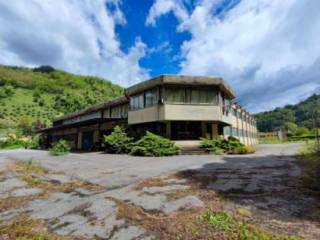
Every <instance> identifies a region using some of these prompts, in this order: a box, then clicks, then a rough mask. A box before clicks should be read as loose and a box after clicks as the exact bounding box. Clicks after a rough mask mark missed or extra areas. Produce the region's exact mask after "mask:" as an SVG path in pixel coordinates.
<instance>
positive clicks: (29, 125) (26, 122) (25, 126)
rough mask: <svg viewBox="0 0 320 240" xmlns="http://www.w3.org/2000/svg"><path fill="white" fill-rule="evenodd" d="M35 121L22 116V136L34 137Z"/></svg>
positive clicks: (19, 123)
mask: <svg viewBox="0 0 320 240" xmlns="http://www.w3.org/2000/svg"><path fill="white" fill-rule="evenodd" d="M33 123H34V121H33V118H32V117H30V116H21V117H20V118H19V119H18V127H19V128H21V130H22V134H23V135H25V136H28V135H32V134H33V133H34V130H35V129H34V124H33Z"/></svg>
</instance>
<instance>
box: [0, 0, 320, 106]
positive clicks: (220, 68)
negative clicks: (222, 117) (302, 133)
mask: <svg viewBox="0 0 320 240" xmlns="http://www.w3.org/2000/svg"><path fill="white" fill-rule="evenodd" d="M318 9H320V1H316V0H304V1H301V0H288V1H279V0H255V1H251V0H45V1H43V0H29V1H22V0H12V1H0V52H1V54H0V64H5V65H18V66H28V67H35V66H39V65H52V66H54V67H56V68H59V69H63V70H66V71H69V72H73V73H77V74H84V75H96V76H100V77H103V78H105V79H109V80H111V81H113V82H115V83H118V84H120V85H121V86H124V87H126V86H130V85H132V84H135V83H138V82H140V81H143V80H146V79H148V78H151V77H154V76H157V75H160V74H184V75H202V76H220V77H223V78H224V79H225V81H227V82H228V83H229V85H231V87H232V88H233V89H234V90H235V92H236V93H237V101H238V102H240V103H241V104H242V105H244V106H245V107H247V108H248V109H249V110H250V111H252V112H259V111H263V110H269V109H272V108H274V107H277V106H283V105H286V104H292V103H296V102H298V101H300V100H302V99H305V98H306V97H308V96H310V95H311V94H313V93H319V89H320V44H319V43H318V42H319V36H320V15H319V14H318Z"/></svg>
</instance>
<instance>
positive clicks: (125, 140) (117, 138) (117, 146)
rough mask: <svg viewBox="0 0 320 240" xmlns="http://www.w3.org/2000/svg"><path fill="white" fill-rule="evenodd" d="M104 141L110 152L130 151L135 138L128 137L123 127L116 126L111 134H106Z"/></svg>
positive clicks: (107, 150)
mask: <svg viewBox="0 0 320 240" xmlns="http://www.w3.org/2000/svg"><path fill="white" fill-rule="evenodd" d="M104 142H105V148H106V152H108V153H117V154H121V153H129V152H130V151H131V148H132V144H133V138H130V137H128V135H127V134H126V132H125V131H124V129H123V128H122V127H120V126H115V128H114V129H113V131H112V133H111V134H109V135H108V136H104Z"/></svg>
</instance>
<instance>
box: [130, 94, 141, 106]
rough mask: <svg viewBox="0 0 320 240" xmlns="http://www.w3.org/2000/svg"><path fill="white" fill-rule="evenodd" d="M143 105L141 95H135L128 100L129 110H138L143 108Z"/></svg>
mask: <svg viewBox="0 0 320 240" xmlns="http://www.w3.org/2000/svg"><path fill="white" fill-rule="evenodd" d="M143 107H144V104H143V93H141V94H139V95H136V96H132V97H131V98H130V108H131V109H140V108H143Z"/></svg>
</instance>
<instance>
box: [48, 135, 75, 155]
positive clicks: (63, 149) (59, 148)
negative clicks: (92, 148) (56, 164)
mask: <svg viewBox="0 0 320 240" xmlns="http://www.w3.org/2000/svg"><path fill="white" fill-rule="evenodd" d="M69 152H70V146H69V143H68V142H67V141H66V140H64V139H61V140H59V141H58V142H56V143H54V144H53V146H52V148H50V154H51V155H54V156H61V155H65V154H68V153H69Z"/></svg>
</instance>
